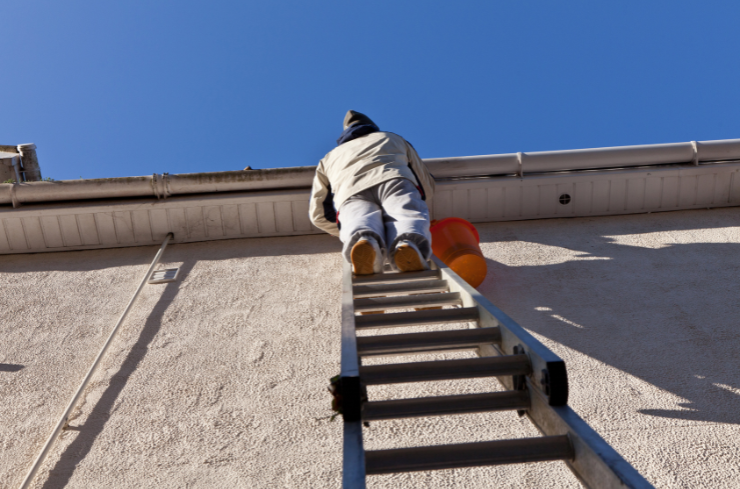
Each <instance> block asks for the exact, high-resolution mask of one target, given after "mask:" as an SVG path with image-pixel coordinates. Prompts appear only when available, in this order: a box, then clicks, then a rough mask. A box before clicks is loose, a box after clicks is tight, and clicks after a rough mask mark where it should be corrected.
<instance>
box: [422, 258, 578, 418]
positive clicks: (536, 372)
mask: <svg viewBox="0 0 740 489" xmlns="http://www.w3.org/2000/svg"><path fill="white" fill-rule="evenodd" d="M432 260H433V262H434V264H435V265H436V267H437V268H438V269H439V270H440V271H441V273H442V277H443V278H444V279H446V280H447V282H448V284H449V285H450V292H459V293H460V298H461V299H462V302H463V307H477V308H478V312H479V314H480V319H479V320H478V325H473V326H471V327H483V328H486V327H498V328H499V329H500V331H501V342H500V343H499V344H498V345H497V347H498V351H499V352H500V353H501V354H504V355H516V354H519V353H526V355H527V356H528V357H529V360H530V361H531V363H532V373H531V374H530V376H531V378H532V379H533V385H534V386H535V388H536V389H538V390H541V391H542V392H543V393H544V394H545V395H546V396H547V397H548V398H549V402H550V403H551V404H552V405H556V406H564V405H566V404H567V403H568V378H567V373H566V371H565V362H564V361H563V360H562V359H561V358H560V357H559V356H557V355H556V354H555V353H553V352H552V351H551V350H550V349H549V348H547V347H546V346H545V345H543V344H542V343H540V341H539V340H537V339H536V338H535V337H534V336H532V335H531V334H529V332H527V330H525V329H524V328H522V327H521V326H519V325H518V324H517V323H516V321H514V320H513V319H511V318H510V317H509V316H507V315H506V314H504V312H503V311H501V310H500V309H499V308H497V307H496V306H494V305H493V304H492V303H491V301H489V300H488V299H486V298H485V297H483V295H482V294H481V293H480V292H478V291H477V290H475V289H474V288H473V287H471V286H470V285H469V284H468V283H467V282H465V281H464V280H463V279H461V278H460V276H459V275H457V274H456V273H455V272H453V271H452V270H450V268H448V267H447V266H446V265H445V264H444V263H442V261H441V260H440V259H439V258H437V257H436V256H432ZM494 348H495V347H494ZM522 350H523V351H522ZM489 356H490V355H489ZM501 380H502V384H503V385H504V386H505V387H507V388H509V389H512V388H514V386H513V380H512V379H511V378H509V379H503V378H502V379H501Z"/></svg>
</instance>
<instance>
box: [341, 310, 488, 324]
mask: <svg viewBox="0 0 740 489" xmlns="http://www.w3.org/2000/svg"><path fill="white" fill-rule="evenodd" d="M477 320H478V308H477V307H462V308H460V309H442V310H431V311H411V312H397V313H393V314H374V315H372V316H355V318H354V322H355V327H356V328H357V329H372V328H400V327H403V326H421V325H426V324H443V323H462V322H468V321H477Z"/></svg>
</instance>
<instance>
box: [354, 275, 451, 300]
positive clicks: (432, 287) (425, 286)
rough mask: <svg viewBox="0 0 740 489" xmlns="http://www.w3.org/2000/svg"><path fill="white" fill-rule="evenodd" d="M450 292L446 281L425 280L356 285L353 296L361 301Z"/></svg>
mask: <svg viewBox="0 0 740 489" xmlns="http://www.w3.org/2000/svg"><path fill="white" fill-rule="evenodd" d="M449 290H450V286H449V285H447V281H446V280H424V281H419V282H410V283H408V282H407V283H398V284H380V285H356V286H354V287H353V288H352V294H353V295H354V297H355V299H360V298H363V297H378V296H383V295H393V294H429V293H433V292H447V291H449Z"/></svg>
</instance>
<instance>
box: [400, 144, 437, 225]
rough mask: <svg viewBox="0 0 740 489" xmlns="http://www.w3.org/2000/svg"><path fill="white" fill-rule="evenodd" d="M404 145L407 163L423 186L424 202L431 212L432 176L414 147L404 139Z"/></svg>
mask: <svg viewBox="0 0 740 489" xmlns="http://www.w3.org/2000/svg"><path fill="white" fill-rule="evenodd" d="M406 147H407V155H408V159H409V165H410V166H411V169H412V170H413V171H414V173H415V174H416V176H417V178H418V179H419V180H420V181H419V183H421V186H422V187H424V193H425V194H426V203H427V206H428V207H429V212H430V213H431V212H432V200H433V199H434V189H435V184H434V177H433V176H432V174H431V173H429V170H427V167H426V165H425V164H424V162H423V161H421V158H419V154H418V153H417V152H416V149H414V147H413V146H412V145H411V143H409V142H408V141H406Z"/></svg>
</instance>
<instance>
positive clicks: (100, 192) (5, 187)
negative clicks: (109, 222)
mask: <svg viewBox="0 0 740 489" xmlns="http://www.w3.org/2000/svg"><path fill="white" fill-rule="evenodd" d="M728 160H740V139H727V140H720V141H702V142H695V141H692V142H688V143H672V144H653V145H642V146H620V147H613V148H595V149H579V150H567V151H544V152H535V153H511V154H501V155H487V156H464V157H455V158H431V159H426V160H424V162H425V163H426V165H427V167H428V168H429V171H430V172H431V173H432V174H433V175H434V176H435V178H455V177H470V176H485V175H511V174H518V175H521V176H523V175H524V174H525V173H541V172H557V171H567V170H585V169H604V168H625V167H635V166H652V165H664V164H680V163H693V164H695V165H698V164H700V163H708V162H715V161H728ZM315 169H316V168H315V167H314V166H302V167H294V168H277V169H268V170H246V171H227V172H210V173H189V174H180V175H168V174H166V173H165V174H162V175H160V174H156V173H155V174H154V175H152V176H142V177H126V178H101V179H91V180H62V181H57V182H26V183H22V184H0V205H3V204H5V205H13V206H14V207H18V206H19V205H21V204H23V203H41V202H59V201H72V200H87V199H116V198H126V197H156V198H157V199H164V198H167V197H169V196H172V195H188V194H204V193H215V192H233V191H256V190H282V189H296V188H304V189H305V188H310V187H311V182H312V180H313V175H314V171H315Z"/></svg>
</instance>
